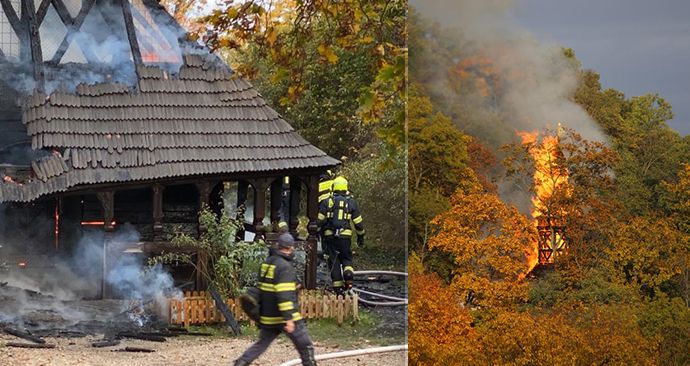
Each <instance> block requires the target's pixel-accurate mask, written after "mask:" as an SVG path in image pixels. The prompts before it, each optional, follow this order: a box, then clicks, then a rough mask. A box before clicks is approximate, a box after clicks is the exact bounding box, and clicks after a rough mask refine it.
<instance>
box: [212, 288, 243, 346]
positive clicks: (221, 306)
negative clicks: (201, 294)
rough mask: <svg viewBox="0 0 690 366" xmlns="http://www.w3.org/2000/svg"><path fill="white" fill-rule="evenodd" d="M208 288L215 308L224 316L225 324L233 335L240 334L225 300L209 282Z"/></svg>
mask: <svg viewBox="0 0 690 366" xmlns="http://www.w3.org/2000/svg"><path fill="white" fill-rule="evenodd" d="M208 289H209V292H210V293H211V297H212V298H213V301H214V302H215V303H216V309H218V310H219V311H220V313H221V314H223V316H224V317H225V324H227V325H228V326H229V327H230V329H231V330H232V332H233V333H234V334H235V335H240V333H241V331H240V326H239V325H238V324H237V320H235V317H234V316H233V315H232V312H231V311H230V309H228V305H227V304H226V303H225V301H223V298H222V297H221V296H220V294H219V293H218V291H216V288H215V287H213V285H212V284H209V286H208Z"/></svg>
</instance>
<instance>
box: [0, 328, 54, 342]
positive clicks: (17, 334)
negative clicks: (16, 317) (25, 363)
mask: <svg viewBox="0 0 690 366" xmlns="http://www.w3.org/2000/svg"><path fill="white" fill-rule="evenodd" d="M3 330H4V331H5V333H7V334H10V335H13V336H15V337H19V338H22V339H25V340H27V341H31V342H34V343H37V344H44V343H46V341H45V339H42V338H39V337H36V336H33V335H31V334H29V333H26V332H22V331H20V330H17V329H12V328H5V329H3Z"/></svg>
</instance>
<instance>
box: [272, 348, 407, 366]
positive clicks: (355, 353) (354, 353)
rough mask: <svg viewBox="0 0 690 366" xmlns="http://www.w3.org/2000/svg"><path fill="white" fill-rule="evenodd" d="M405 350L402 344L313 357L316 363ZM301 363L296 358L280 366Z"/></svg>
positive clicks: (293, 365)
mask: <svg viewBox="0 0 690 366" xmlns="http://www.w3.org/2000/svg"><path fill="white" fill-rule="evenodd" d="M406 350H407V345H406V344H402V345H399V346H387V347H374V348H363V349H356V350H351V351H342V352H334V353H326V354H323V355H316V357H314V359H315V360H316V361H323V360H330V359H333V358H343V357H352V356H359V355H368V354H373V353H384V352H395V351H406ZM301 363H302V360H300V359H299V358H297V359H294V360H290V361H287V362H284V363H281V364H280V366H295V365H299V364H301Z"/></svg>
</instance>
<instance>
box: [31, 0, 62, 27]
mask: <svg viewBox="0 0 690 366" xmlns="http://www.w3.org/2000/svg"><path fill="white" fill-rule="evenodd" d="M50 1H51V0H43V1H42V2H41V5H39V6H38V9H36V22H37V23H38V26H39V27H40V26H41V24H43V19H45V17H46V14H48V8H49V7H50ZM65 25H67V23H65Z"/></svg>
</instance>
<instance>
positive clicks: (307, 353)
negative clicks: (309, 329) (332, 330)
mask: <svg viewBox="0 0 690 366" xmlns="http://www.w3.org/2000/svg"><path fill="white" fill-rule="evenodd" d="M299 357H300V358H301V359H302V365H304V366H316V358H315V357H314V346H309V347H306V348H304V349H302V350H300V351H299Z"/></svg>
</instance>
